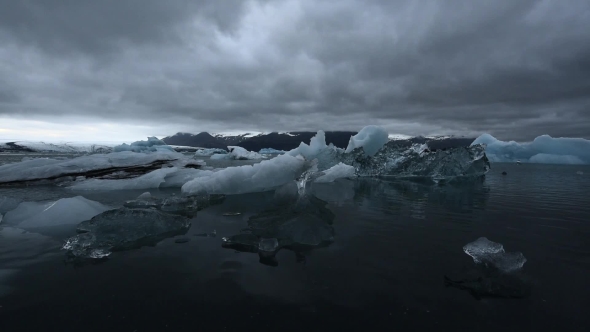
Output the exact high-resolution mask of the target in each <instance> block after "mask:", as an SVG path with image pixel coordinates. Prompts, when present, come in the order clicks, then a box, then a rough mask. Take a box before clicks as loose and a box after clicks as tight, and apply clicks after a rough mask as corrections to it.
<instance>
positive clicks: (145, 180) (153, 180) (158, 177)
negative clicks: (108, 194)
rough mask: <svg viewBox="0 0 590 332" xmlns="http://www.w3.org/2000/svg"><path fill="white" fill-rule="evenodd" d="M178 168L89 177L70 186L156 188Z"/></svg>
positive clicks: (84, 187)
mask: <svg viewBox="0 0 590 332" xmlns="http://www.w3.org/2000/svg"><path fill="white" fill-rule="evenodd" d="M177 171H178V168H176V167H168V168H162V169H158V170H155V171H152V172H150V173H147V174H144V175H142V176H139V177H136V178H133V179H122V180H100V179H90V180H86V181H83V182H76V183H74V184H73V185H71V186H70V189H73V190H104V191H107V190H137V189H151V188H158V187H160V184H162V183H164V182H165V178H166V176H167V175H169V174H172V173H174V172H177Z"/></svg>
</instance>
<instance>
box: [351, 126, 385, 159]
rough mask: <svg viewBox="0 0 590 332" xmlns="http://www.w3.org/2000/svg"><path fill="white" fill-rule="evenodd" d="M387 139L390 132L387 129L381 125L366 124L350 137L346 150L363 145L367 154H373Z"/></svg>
mask: <svg viewBox="0 0 590 332" xmlns="http://www.w3.org/2000/svg"><path fill="white" fill-rule="evenodd" d="M387 141H389V134H388V133H387V131H385V129H383V128H382V127H379V126H366V127H364V128H363V129H361V131H359V132H358V134H356V135H354V136H352V137H351V138H350V141H349V142H348V147H346V152H351V151H352V150H354V149H357V148H361V147H362V148H363V150H364V152H365V154H366V155H367V156H373V155H374V154H375V153H377V151H379V149H381V148H382V147H383V145H384V144H385V143H387Z"/></svg>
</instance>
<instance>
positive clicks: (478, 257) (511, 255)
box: [463, 237, 527, 272]
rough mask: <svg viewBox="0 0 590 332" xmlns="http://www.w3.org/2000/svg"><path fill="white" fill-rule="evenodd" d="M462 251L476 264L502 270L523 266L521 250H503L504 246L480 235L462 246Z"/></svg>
mask: <svg viewBox="0 0 590 332" xmlns="http://www.w3.org/2000/svg"><path fill="white" fill-rule="evenodd" d="M463 251H465V253H466V254H467V255H469V256H471V257H472V258H473V261H474V262H475V263H477V264H480V263H483V264H485V265H491V266H492V267H495V268H496V269H498V270H500V271H503V272H513V271H516V270H518V269H520V268H522V267H523V266H524V263H526V261H527V260H526V258H525V257H524V255H523V254H522V253H521V252H508V253H507V252H505V251H504V246H503V245H502V244H500V243H496V242H492V241H490V240H488V239H487V238H485V237H480V238H479V239H477V240H475V241H474V242H471V243H468V244H466V245H465V246H464V247H463Z"/></svg>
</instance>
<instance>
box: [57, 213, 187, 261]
mask: <svg viewBox="0 0 590 332" xmlns="http://www.w3.org/2000/svg"><path fill="white" fill-rule="evenodd" d="M190 226H191V223H190V221H189V219H188V218H186V217H183V216H178V215H172V214H167V213H163V212H161V211H158V210H155V209H127V208H120V209H116V210H110V211H106V212H104V213H102V214H99V215H97V216H96V217H94V218H92V219H90V220H87V221H84V222H82V223H80V225H78V229H77V230H78V232H79V233H81V234H78V235H76V236H73V237H71V238H70V239H68V240H67V242H66V244H65V245H64V247H63V249H65V250H68V251H69V252H70V254H72V255H74V256H76V257H81V258H103V257H104V256H105V255H108V254H109V253H110V252H112V251H119V250H127V249H133V248H139V247H142V246H144V245H153V244H156V243H158V242H159V241H161V240H163V239H165V238H167V237H173V236H176V235H182V234H185V233H186V231H187V230H188V229H189V228H190Z"/></svg>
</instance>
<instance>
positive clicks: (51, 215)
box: [5, 196, 110, 229]
mask: <svg viewBox="0 0 590 332" xmlns="http://www.w3.org/2000/svg"><path fill="white" fill-rule="evenodd" d="M109 209H110V208H109V207H108V206H105V205H103V204H101V203H99V202H95V201H91V200H89V199H86V198H84V197H82V196H76V197H71V198H62V199H59V200H57V201H55V202H48V203H39V202H23V203H20V204H19V205H18V207H17V208H16V209H14V210H12V211H10V212H8V213H6V216H5V223H6V224H9V225H12V226H16V227H19V228H22V229H32V228H39V227H50V226H59V225H75V224H78V223H80V222H82V221H84V220H88V219H90V218H92V217H94V216H96V215H98V214H100V213H102V212H104V211H107V210H109Z"/></svg>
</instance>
